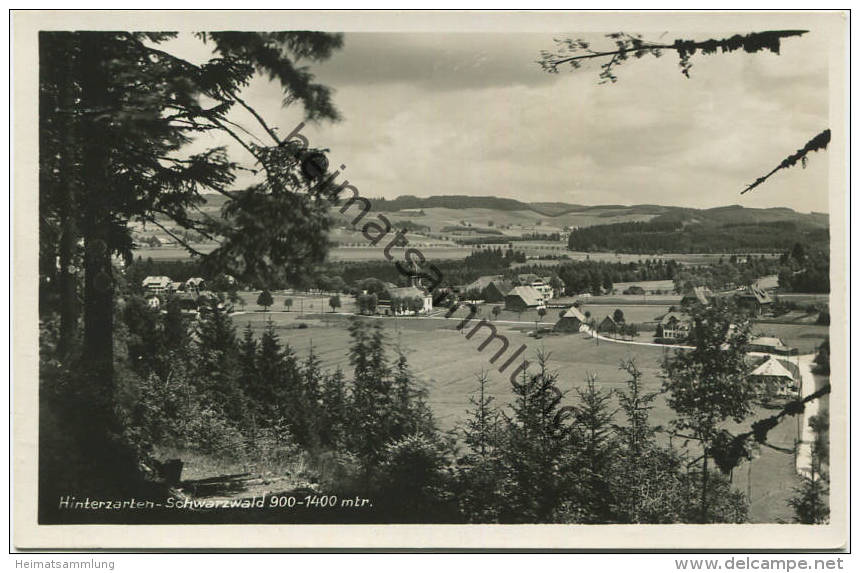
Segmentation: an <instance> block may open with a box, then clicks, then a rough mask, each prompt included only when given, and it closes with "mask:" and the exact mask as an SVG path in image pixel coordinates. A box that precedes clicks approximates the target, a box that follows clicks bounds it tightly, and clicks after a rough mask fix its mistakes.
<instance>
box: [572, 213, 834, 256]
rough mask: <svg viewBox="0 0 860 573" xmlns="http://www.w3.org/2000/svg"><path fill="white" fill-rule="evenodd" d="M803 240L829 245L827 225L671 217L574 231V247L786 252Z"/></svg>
mask: <svg viewBox="0 0 860 573" xmlns="http://www.w3.org/2000/svg"><path fill="white" fill-rule="evenodd" d="M798 238H800V239H802V240H803V241H804V242H807V243H810V244H815V245H819V246H821V245H826V244H827V243H828V241H829V233H828V230H827V229H826V228H819V227H814V226H811V225H803V224H800V223H797V222H794V221H785V222H783V221H774V222H765V223H746V222H743V223H721V224H713V223H687V224H685V223H683V222H682V221H679V220H672V219H671V218H669V217H666V218H663V217H658V218H657V219H655V220H653V221H649V222H641V223H613V224H609V225H596V226H593V227H585V228H581V229H576V230H574V231H573V232H572V233H571V234H570V237H569V238H568V248H569V249H571V250H574V251H613V252H622V253H661V252H662V253H673V252H674V253H722V252H725V253H735V252H743V251H781V250H784V249H786V248H787V247H788V246H789V245H791V244H793V243H794V242H795V241H797V240H798Z"/></svg>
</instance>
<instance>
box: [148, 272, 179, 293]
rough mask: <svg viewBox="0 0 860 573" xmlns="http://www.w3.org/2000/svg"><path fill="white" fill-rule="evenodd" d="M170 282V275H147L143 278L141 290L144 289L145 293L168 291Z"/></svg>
mask: <svg viewBox="0 0 860 573" xmlns="http://www.w3.org/2000/svg"><path fill="white" fill-rule="evenodd" d="M171 284H172V282H171V281H170V277H164V276H159V277H155V276H149V277H146V278H145V279H143V283H142V286H143V290H145V291H146V293H147V294H150V295H159V294H165V293H167V292H169V291H170V285H171Z"/></svg>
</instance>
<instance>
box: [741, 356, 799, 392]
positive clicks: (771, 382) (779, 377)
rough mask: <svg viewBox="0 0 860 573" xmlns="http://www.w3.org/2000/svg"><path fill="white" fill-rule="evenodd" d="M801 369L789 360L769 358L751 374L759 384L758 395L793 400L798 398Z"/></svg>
mask: <svg viewBox="0 0 860 573" xmlns="http://www.w3.org/2000/svg"><path fill="white" fill-rule="evenodd" d="M799 377H800V376H799V369H798V367H797V366H796V365H794V364H792V363H791V362H789V361H787V360H780V359H779V358H777V357H775V356H768V357H765V358H763V359H762V360H761V362H760V363H759V365H758V366H756V367H755V368H754V369H753V371H752V372H751V373H750V378H752V379H753V380H755V382H756V383H757V390H758V394H759V395H761V396H764V397H766V398H769V397H778V398H791V397H795V396H797V392H798V389H799V385H798V383H797V380H798V378H799Z"/></svg>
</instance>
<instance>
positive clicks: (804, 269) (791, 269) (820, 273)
mask: <svg viewBox="0 0 860 573" xmlns="http://www.w3.org/2000/svg"><path fill="white" fill-rule="evenodd" d="M780 262H781V264H782V268H781V269H780V271H779V287H780V288H781V289H785V290H787V291H791V292H808V293H829V292H830V253H829V252H828V251H827V250H824V249H820V248H814V247H813V248H810V247H805V246H804V245H803V244H801V243H795V245H794V247H793V248H792V250H791V251H789V252H786V253H785V254H784V255H783V256H782V258H781V259H780Z"/></svg>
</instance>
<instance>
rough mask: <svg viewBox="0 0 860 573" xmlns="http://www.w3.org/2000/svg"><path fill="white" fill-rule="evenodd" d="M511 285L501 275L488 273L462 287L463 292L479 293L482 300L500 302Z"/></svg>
mask: <svg viewBox="0 0 860 573" xmlns="http://www.w3.org/2000/svg"><path fill="white" fill-rule="evenodd" d="M511 288H513V285H512V284H511V282H510V281H506V280H503V279H502V275H488V276H483V277H478V278H477V279H475V280H474V281H472V282H471V283H469V284H468V285H466V286H465V287H464V288H463V293H464V294H466V293H470V295H471V294H474V293H480V297H481V299H482V300H483V301H484V302H502V301H504V300H505V295H507V294H508V292H510V290H511Z"/></svg>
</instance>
